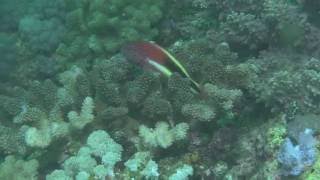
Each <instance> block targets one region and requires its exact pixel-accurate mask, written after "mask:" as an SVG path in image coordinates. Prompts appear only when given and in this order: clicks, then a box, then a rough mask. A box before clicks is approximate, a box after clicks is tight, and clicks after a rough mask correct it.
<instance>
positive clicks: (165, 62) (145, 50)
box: [122, 41, 200, 92]
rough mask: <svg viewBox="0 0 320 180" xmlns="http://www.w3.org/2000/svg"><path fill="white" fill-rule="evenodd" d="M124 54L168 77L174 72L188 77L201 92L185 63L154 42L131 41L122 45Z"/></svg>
mask: <svg viewBox="0 0 320 180" xmlns="http://www.w3.org/2000/svg"><path fill="white" fill-rule="evenodd" d="M122 54H123V55H124V56H125V57H126V59H127V60H130V61H133V62H134V63H136V64H138V65H140V66H141V67H143V68H144V69H152V70H156V71H158V72H160V73H162V74H164V75H165V76H167V77H170V76H171V75H172V74H173V73H174V72H177V73H179V74H180V75H181V76H183V77H185V78H188V79H189V80H190V82H191V87H192V89H193V90H194V91H196V92H200V88H199V84H198V83H197V82H196V81H194V80H193V79H192V78H191V76H190V75H189V73H188V72H187V70H186V69H185V68H184V67H183V65H182V64H181V63H180V62H179V61H178V60H177V59H176V58H175V57H174V56H173V55H171V54H170V53H169V52H168V51H166V50H165V49H164V48H162V47H161V46H159V45H157V44H156V43H153V42H147V41H139V42H130V43H128V44H126V45H125V46H123V47H122Z"/></svg>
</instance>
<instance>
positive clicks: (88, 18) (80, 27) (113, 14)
mask: <svg viewBox="0 0 320 180" xmlns="http://www.w3.org/2000/svg"><path fill="white" fill-rule="evenodd" d="M163 6H164V4H163V2H157V3H154V2H151V1H137V2H128V1H125V0H122V1H117V2H116V1H111V2H109V1H106V0H103V1H94V2H91V1H84V2H83V3H81V5H80V6H79V7H77V8H76V9H74V10H73V11H71V12H69V13H68V15H67V24H68V25H69V27H70V29H72V30H74V31H76V32H78V31H80V32H81V33H86V34H87V36H88V39H89V40H90V44H89V47H91V48H92V49H93V50H95V51H96V52H97V51H98V52H99V51H100V52H101V49H102V50H103V51H105V52H115V51H116V50H118V49H119V47H120V46H121V45H122V44H123V43H124V42H126V41H132V40H139V39H151V38H153V37H155V36H156V35H157V34H158V31H157V29H156V28H154V27H153V24H155V23H157V22H158V21H159V20H160V18H161V17H162V8H163ZM119 12H121V13H122V16H117V13H119ZM145 14H148V16H145Z"/></svg>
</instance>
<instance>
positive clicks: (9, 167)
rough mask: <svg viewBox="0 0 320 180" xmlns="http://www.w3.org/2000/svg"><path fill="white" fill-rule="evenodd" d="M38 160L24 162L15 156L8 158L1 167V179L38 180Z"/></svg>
mask: <svg viewBox="0 0 320 180" xmlns="http://www.w3.org/2000/svg"><path fill="white" fill-rule="evenodd" d="M38 167H39V163H38V161H37V160H34V159H33V160H29V161H24V160H22V159H19V158H16V157H15V156H12V155H10V156H7V157H6V158H5V161H4V162H3V163H2V164H1V165H0V179H2V180H25V179H28V180H36V179H38V172H37V169H38Z"/></svg>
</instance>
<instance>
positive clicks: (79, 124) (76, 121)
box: [68, 97, 94, 129]
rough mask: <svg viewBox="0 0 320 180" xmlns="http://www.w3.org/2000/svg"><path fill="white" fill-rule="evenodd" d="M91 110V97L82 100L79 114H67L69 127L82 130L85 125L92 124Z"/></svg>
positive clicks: (72, 112)
mask: <svg viewBox="0 0 320 180" xmlns="http://www.w3.org/2000/svg"><path fill="white" fill-rule="evenodd" d="M93 109H94V104H93V99H92V98H91V97H86V98H85V99H84V100H83V103H82V107H81V112H80V113H77V112H75V111H70V112H69V113H68V119H69V121H70V123H71V126H72V127H74V128H76V129H82V128H83V127H84V126H85V125H87V124H88V123H90V122H92V121H93V119H94V115H93Z"/></svg>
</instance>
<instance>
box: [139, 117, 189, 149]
mask: <svg viewBox="0 0 320 180" xmlns="http://www.w3.org/2000/svg"><path fill="white" fill-rule="evenodd" d="M188 129H189V126H188V124H186V123H179V124H177V125H176V126H174V127H173V128H172V129H169V124H168V123H166V122H158V123H157V124H156V127H155V129H150V128H148V127H146V126H144V125H141V126H140V127H139V135H140V137H141V138H142V141H143V142H144V144H145V145H147V146H151V147H157V146H160V147H162V148H167V147H169V146H171V145H172V144H173V141H175V140H182V139H184V138H185V137H186V135H187V131H188Z"/></svg>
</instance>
